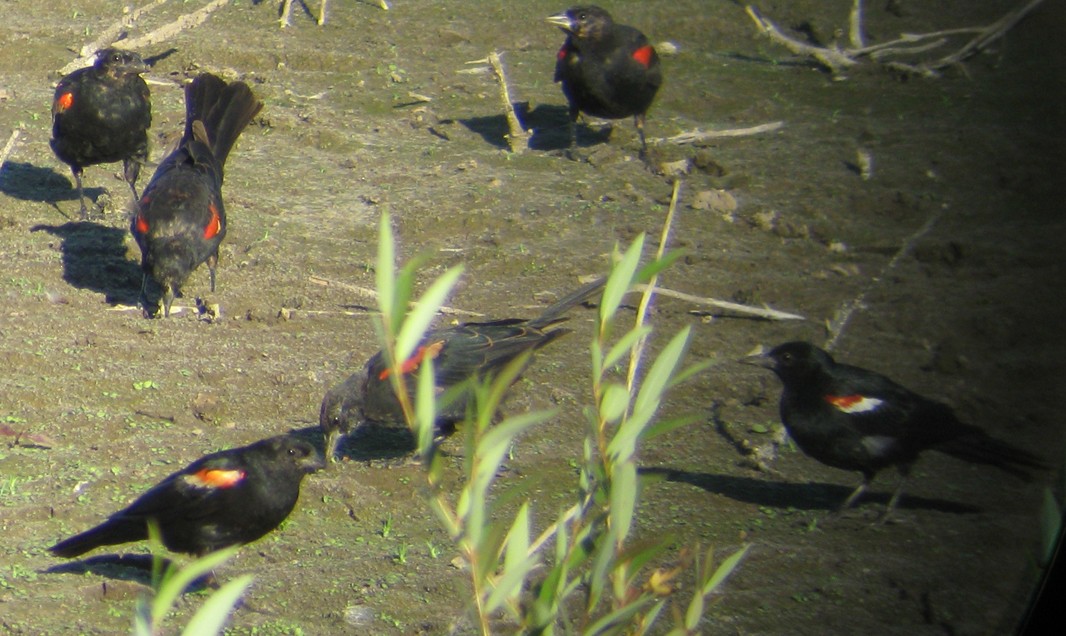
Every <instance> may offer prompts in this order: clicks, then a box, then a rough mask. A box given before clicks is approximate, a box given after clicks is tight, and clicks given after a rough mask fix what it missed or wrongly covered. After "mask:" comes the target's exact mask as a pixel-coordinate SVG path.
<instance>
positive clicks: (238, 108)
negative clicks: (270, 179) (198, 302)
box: [130, 73, 263, 316]
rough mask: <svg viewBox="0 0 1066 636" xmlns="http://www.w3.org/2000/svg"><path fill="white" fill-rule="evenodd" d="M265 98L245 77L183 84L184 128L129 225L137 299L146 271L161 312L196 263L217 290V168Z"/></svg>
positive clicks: (221, 223) (220, 224) (221, 219)
mask: <svg viewBox="0 0 1066 636" xmlns="http://www.w3.org/2000/svg"><path fill="white" fill-rule="evenodd" d="M262 108H263V103H262V102H260V101H259V100H258V99H256V97H255V95H254V94H253V93H252V90H251V89H250V88H248V85H247V84H245V83H244V82H232V83H230V84H227V83H226V82H225V81H223V80H222V79H220V78H218V77H216V76H214V75H211V74H207V73H205V74H203V75H200V76H199V77H197V78H196V79H194V80H193V81H192V83H190V84H188V85H187V86H186V87H185V133H184V135H183V136H182V138H181V142H180V144H179V145H178V147H177V149H176V150H174V152H172V153H171V154H170V155H168V156H167V157H166V158H165V159H163V161H162V162H161V163H160V164H159V167H158V168H157V169H156V171H155V174H154V175H152V180H151V181H150V182H148V187H147V188H145V190H144V195H143V196H141V198H140V200H139V201H138V202H137V206H136V214H135V215H134V217H133V221H132V223H131V225H130V231H131V232H133V237H134V238H135V239H136V240H137V245H138V246H139V247H140V248H141V270H142V271H143V272H144V277H143V280H142V284H141V302H142V306H143V307H144V311H145V314H146V315H152V314H153V313H154V312H152V311H149V309H148V302H147V300H148V299H147V285H148V279H149V278H152V279H154V280H155V281H156V282H158V283H159V285H160V286H161V287H162V288H163V297H162V302H163V315H164V316H169V315H170V305H171V303H172V302H173V301H174V296H175V294H176V293H177V292H178V290H179V289H180V288H181V285H182V284H183V283H184V282H185V279H186V278H188V276H189V274H190V273H192V271H193V270H195V269H196V268H197V267H199V266H200V264H201V263H204V262H206V263H207V268H208V270H209V271H210V273H211V291H215V267H216V266H217V265H218V247H219V245H220V244H221V243H222V239H223V238H224V237H225V236H226V208H225V206H223V204H222V168H223V166H224V165H225V163H226V157H227V156H228V155H229V152H230V150H231V149H232V148H233V144H234V142H236V141H237V137H238V136H239V135H240V134H241V131H243V130H244V128H245V127H246V126H247V125H248V123H249V122H250V121H251V120H252V118H253V117H255V116H256V114H258V113H259V111H260V109H262Z"/></svg>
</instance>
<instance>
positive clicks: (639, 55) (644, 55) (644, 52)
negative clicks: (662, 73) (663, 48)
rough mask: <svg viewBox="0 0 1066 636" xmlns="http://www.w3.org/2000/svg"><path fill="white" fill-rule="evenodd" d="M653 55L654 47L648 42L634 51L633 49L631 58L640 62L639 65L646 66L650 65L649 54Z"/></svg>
mask: <svg viewBox="0 0 1066 636" xmlns="http://www.w3.org/2000/svg"><path fill="white" fill-rule="evenodd" d="M653 55H655V49H654V48H652V46H651V45H650V44H645V45H644V46H642V47H640V48H639V49H637V50H636V51H633V59H634V60H636V61H638V62H640V64H641V66H643V67H644V68H648V67H649V66H651V56H653Z"/></svg>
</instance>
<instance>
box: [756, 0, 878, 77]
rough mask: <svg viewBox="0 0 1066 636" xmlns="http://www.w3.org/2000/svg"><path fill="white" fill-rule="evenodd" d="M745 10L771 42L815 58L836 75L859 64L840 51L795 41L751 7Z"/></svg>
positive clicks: (795, 52) (797, 53)
mask: <svg viewBox="0 0 1066 636" xmlns="http://www.w3.org/2000/svg"><path fill="white" fill-rule="evenodd" d="M744 10H745V11H746V12H747V14H748V16H749V17H750V18H751V19H752V20H754V21H755V24H756V25H757V26H758V27H759V29H760V30H761V31H762V32H763V33H765V34H766V35H767V36H769V38H770V39H771V40H773V41H774V42H777V43H778V44H780V45H781V46H783V47H785V48H786V49H788V50H789V51H792V52H793V53H794V54H796V55H809V56H810V57H813V58H814V59H816V60H818V61H819V62H821V63H822V64H823V65H825V67H826V68H828V69H829V70H830V71H831V72H832V73H833V74H834V75H837V74H839V73H840V71H842V70H843V69H845V68H848V67H849V66H854V65H855V64H857V63H858V62H856V61H855V60H853V59H852V58H851V57H849V56H848V55H846V54H845V53H844V52H843V51H840V50H839V49H829V48H824V47H820V46H811V45H810V44H804V43H803V42H799V41H798V40H793V39H792V38H790V37H788V36H787V35H785V34H784V33H782V32H781V30H780V29H778V28H777V25H775V24H774V23H773V22H771V21H770V20H767V19H766V18H764V17H762V16H761V15H759V12H758V11H756V10H755V8H754V7H752V6H751V5H748V6H746V7H744Z"/></svg>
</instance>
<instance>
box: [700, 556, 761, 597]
mask: <svg viewBox="0 0 1066 636" xmlns="http://www.w3.org/2000/svg"><path fill="white" fill-rule="evenodd" d="M750 548H751V544H750V543H748V544H746V545H745V546H744V547H743V548H741V549H739V550H737V551H736V552H734V553H733V554H731V555H729V557H728V558H727V559H726V560H725V561H722V565H720V566H718V569H716V570H715V571H714V574H713V575H712V576H711V578H709V579H707V582H706V583H704V584H703V595H704V596H706V595H708V594H710V593H711V592H713V591H714V590H715V589H717V588H718V586H719V585H721V584H722V582H723V581H725V580H726V577H728V576H729V575H730V574H732V573H733V570H735V569H736V568H737V566H738V565H740V560H741V559H743V558H744V555H746V554H747V553H748V549H750ZM707 567H710V563H708V564H707Z"/></svg>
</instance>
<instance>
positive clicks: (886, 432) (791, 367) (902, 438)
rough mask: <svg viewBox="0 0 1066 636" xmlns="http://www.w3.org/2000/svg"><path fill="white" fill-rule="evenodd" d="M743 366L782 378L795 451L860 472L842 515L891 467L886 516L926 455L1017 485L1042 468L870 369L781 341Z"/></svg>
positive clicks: (786, 421)
mask: <svg viewBox="0 0 1066 636" xmlns="http://www.w3.org/2000/svg"><path fill="white" fill-rule="evenodd" d="M742 362H744V363H746V364H753V365H757V366H761V367H765V368H767V369H770V370H772V371H773V372H774V373H776V374H777V377H778V378H780V379H781V383H782V384H783V385H784V390H783V391H782V393H781V404H780V409H781V420H782V422H783V423H784V425H785V429H786V430H787V431H788V434H789V436H791V437H792V439H793V440H795V442H796V445H797V446H799V448H800V450H802V451H803V452H804V453H806V454H807V455H809V456H810V457H813V458H814V459H816V460H818V461H820V462H822V463H823V464H826V465H829V466H833V467H835V468H842V469H844V470H857V471H859V472H861V473H862V476H863V480H862V483H861V484H860V485H859V487H858V488H856V489H855V491H854V492H853V493H852V494H851V495H850V496H849V497H848V498H847V500H845V501H844V504H843V506H841V509H847V508H849V507H851V506H852V505H853V504H854V503H855V502H856V501H857V500H858V499H859V497H860V496H862V494H863V492H865V491H866V488H867V487H868V486H869V485H870V482H871V481H872V480H873V478H874V476H875V475H876V474H877V473H878V471H880V470H881V469H883V468H886V467H888V466H896V467H897V468H898V470H899V473H900V483H899V486H898V487H897V489H896V491H895V493H894V494H893V495H892V499H891V500H890V501H889V503H888V508H887V509H886V510H885V517H887V516H888V515H889V514H890V513H891V512H892V510H893V508H895V506H896V504H897V503H898V501H899V497H900V493H901V492H902V489H903V481H904V479H905V478H906V477H907V475H908V474H909V473H910V469H911V467H912V466H913V464H914V462H915V461H917V459H918V455H919V454H920V453H921V452H922V451H925V450H936V451H940V452H942V453H946V454H948V455H951V456H952V457H955V458H958V459H961V460H963V461H967V462H973V463H978V464H991V465H993V466H996V467H997V468H1000V469H1002V470H1005V471H1007V472H1009V473H1011V474H1013V475H1016V476H1018V477H1021V478H1023V479H1028V478H1029V473H1028V471H1027V470H1026V469H1039V468H1046V465H1045V464H1044V463H1043V462H1042V461H1041V460H1040V459H1039V458H1038V457H1036V456H1035V455H1033V454H1032V453H1029V452H1028V451H1025V450H1022V449H1020V448H1017V447H1015V446H1013V445H1011V444H1008V443H1007V442H1003V441H1000V440H997V439H995V438H993V437H990V436H989V435H988V434H987V433H985V432H984V431H982V430H981V429H979V428H978V427H976V426H973V425H971V424H966V423H964V422H961V421H960V420H959V419H958V417H956V415H955V413H954V411H952V409H951V407H949V406H947V405H946V404H943V403H941V402H935V401H933V400H930V399H928V398H925V397H922V396H921V395H918V394H917V393H914V392H913V391H910V390H908V389H906V388H904V387H902V386H900V385H899V384H896V383H895V382H893V381H892V380H890V379H888V378H886V377H885V376H883V375H881V374H879V373H875V372H874V371H869V370H867V369H863V368H860V367H854V366H851V365H847V364H840V363H838V362H836V361H834V360H833V358H832V357H831V356H830V355H829V354H828V353H826V352H825V351H823V350H822V349H819V348H818V347H816V346H814V345H812V344H810V343H807V342H786V343H785V344H782V345H780V346H777V347H775V348H773V349H771V350H770V351H768V352H765V353H762V354H759V355H754V356H749V357H747V358H744V359H743V360H742Z"/></svg>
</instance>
